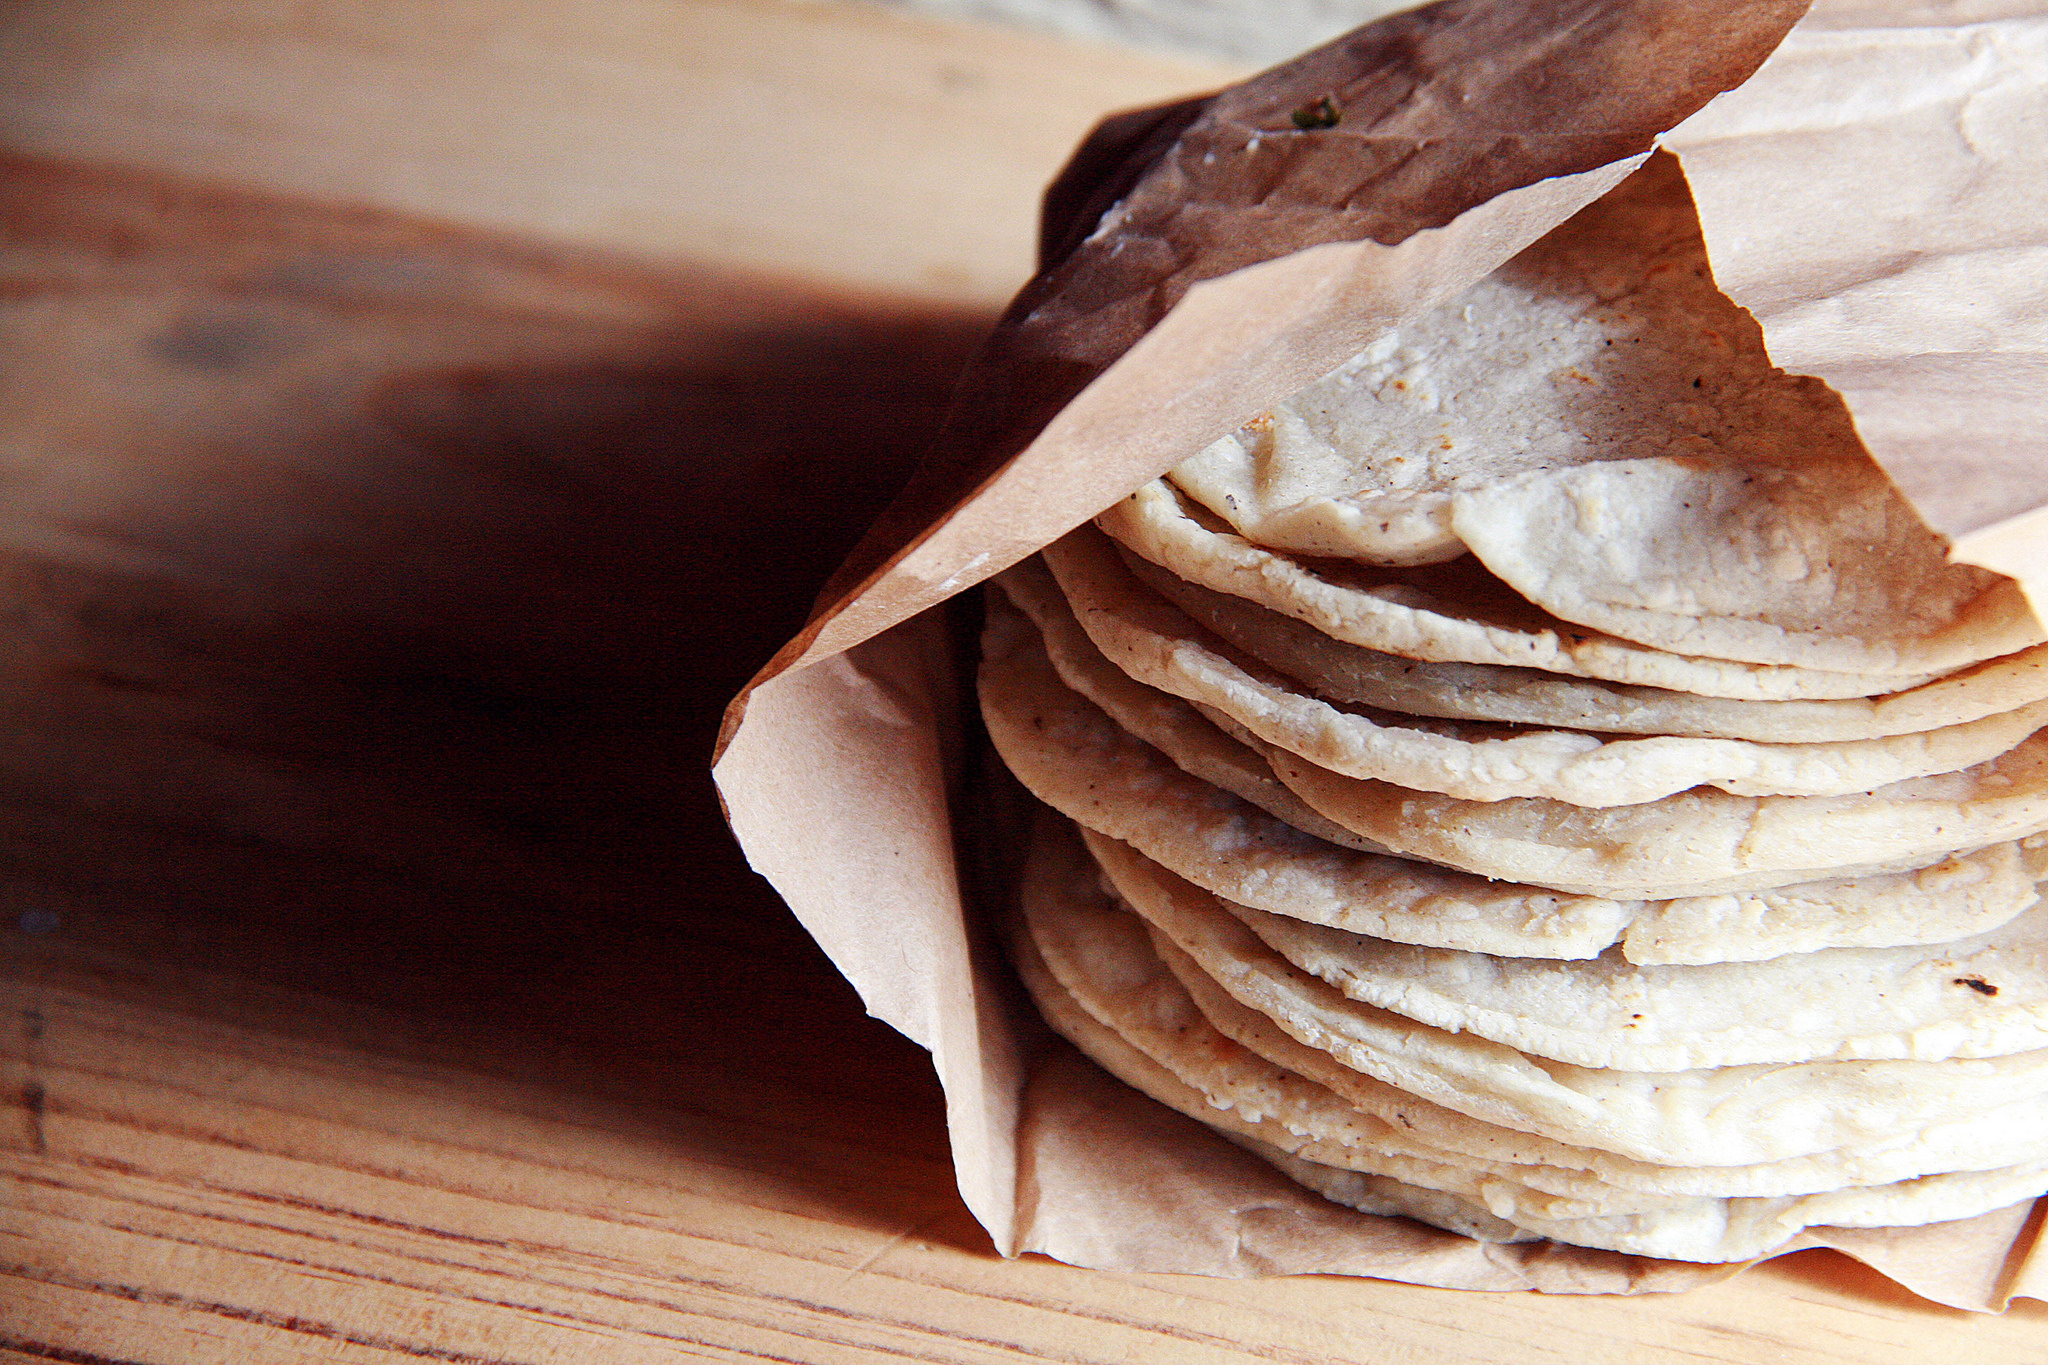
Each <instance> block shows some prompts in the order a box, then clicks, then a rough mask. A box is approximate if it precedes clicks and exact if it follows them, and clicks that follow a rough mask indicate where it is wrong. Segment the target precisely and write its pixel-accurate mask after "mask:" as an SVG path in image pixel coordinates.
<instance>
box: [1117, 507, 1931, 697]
mask: <svg viewBox="0 0 2048 1365" xmlns="http://www.w3.org/2000/svg"><path fill="white" fill-rule="evenodd" d="M1095 521H1096V525H1098V526H1100V527H1101V528H1102V529H1103V530H1104V531H1106V532H1108V533H1109V534H1110V535H1111V536H1112V537H1114V538H1115V539H1116V540H1117V542H1118V543H1119V544H1122V545H1124V546H1125V547H1127V548H1129V549H1130V550H1131V551H1133V552H1134V553H1136V554H1137V555H1139V556H1140V557H1141V558H1144V559H1148V560H1150V561H1152V562H1153V563H1154V564H1158V565H1160V566H1161V567H1163V568H1165V569H1167V570H1169V571H1170V572H1172V573H1174V574H1175V575H1177V576H1179V577H1181V578H1184V579H1187V580H1189V581H1190V582H1194V583H1199V584H1201V585H1202V586H1204V587H1208V588H1213V589H1215V590H1216V591H1218V592H1223V593H1229V594H1231V595H1233V596H1237V597H1242V598H1245V599H1247V600H1249V601H1253V602H1257V603H1259V604H1261V605H1263V606H1267V607H1271V608H1273V609H1274V610H1275V611H1279V612H1283V613H1285V614H1287V615H1289V616H1292V617H1294V618H1296V619H1297V620H1300V621H1305V622H1307V623H1308V624H1309V625H1311V626H1314V627H1315V628H1316V629H1317V630H1319V631H1321V632H1322V633H1323V634H1325V635H1328V636H1331V637H1332V638H1334V639H1338V640H1343V641H1346V642H1348V643H1350V644H1355V645H1363V646H1364V647H1365V648H1367V649H1374V650H1379V651H1381V652H1383V653H1387V654H1399V655H1403V656H1406V657H1408V658H1414V659H1426V660H1433V661H1442V662H1449V663H1476V664H1495V665H1505V666H1510V667H1518V668H1536V669H1542V670H1543V671H1545V672H1549V673H1559V674H1564V675H1567V676H1570V677H1580V678H1601V679H1605V680H1607V681H1610V682H1619V683H1629V684H1632V685H1636V686H1642V687H1661V688H1668V689H1671V690H1674V691H1680V692H1696V693H1699V694H1700V695H1702V696H1708V697H1738V698H1753V699H1764V700H1778V699H1785V698H1819V697H1870V696H1877V695H1879V694H1882V693H1887V692H1897V691H1903V690H1905V689H1906V688H1909V687H1917V686H1919V685H1920V684H1921V683H1925V682H1932V681H1933V680H1934V679H1935V678H1936V677H1938V676H1939V675H1940V671H1939V670H1935V671H1929V672H1925V673H1919V674H1893V675H1887V676H1876V675H1871V674H1866V673H1847V672H1831V671H1828V670H1825V669H1816V668H1805V667H1792V666H1789V665H1773V664H1756V663H1740V662H1734V661H1730V660H1725V659H1709V658H1701V657H1695V656H1689V655H1685V654H1674V653H1671V652H1670V651H1668V650H1663V649H1654V648H1651V647H1649V646H1646V645H1641V644H1637V643H1634V642H1632V641H1629V640H1624V639H1621V638H1619V637H1617V636H1613V635H1607V634H1603V633H1601V632H1599V631H1595V630H1589V629H1587V628H1586V627H1583V626H1578V625H1574V624H1572V623H1571V622H1568V621H1565V620H1563V619H1561V618H1559V617H1557V616H1554V615H1551V614H1549V613H1547V612H1544V611H1542V610H1541V609H1539V608H1537V607H1535V606H1533V605H1532V604H1531V603H1530V602H1529V601H1528V600H1527V599H1525V598H1523V597H1521V596H1519V595H1518V594H1516V593H1515V592H1514V591H1513V590H1512V589H1510V588H1509V587H1508V586H1507V585H1506V584H1505V583H1503V582H1501V581H1500V580H1499V579H1497V578H1494V577H1493V576H1492V575H1491V574H1488V573H1487V572H1486V571H1485V569H1484V568H1483V567H1482V566H1480V565H1479V564H1477V563H1476V562H1475V561H1473V560H1472V558H1471V557H1470V556H1467V557H1465V558H1463V559H1459V560H1456V561H1454V562H1452V563H1449V564H1445V565H1441V566H1437V567H1434V568H1429V569H1422V570H1393V569H1388V570H1364V569H1360V568H1358V567H1357V566H1354V565H1348V564H1344V563H1340V562H1336V561H1329V560H1319V561H1314V562H1312V563H1311V562H1304V561H1303V560H1301V559H1298V558H1293V557H1290V556H1288V555H1286V554H1283V553H1281V552H1279V551H1275V550H1269V549H1267V548H1266V547H1264V546H1262V545H1255V544H1253V543H1252V542H1250V541H1248V540H1245V539H1244V538H1243V537H1242V536H1239V535H1237V534H1235V533H1234V532H1230V531H1228V530H1225V529H1221V528H1220V527H1219V526H1218V525H1217V524H1216V522H1215V519H1214V518H1212V517H1205V516H1204V515H1202V514H1200V513H1198V512H1196V511H1194V510H1192V509H1190V508H1189V507H1188V506H1187V505H1186V504H1185V503H1184V502H1183V501H1182V500H1181V498H1180V496H1179V495H1178V494H1177V493H1176V492H1175V491H1174V490H1173V488H1172V487H1171V486H1170V485H1169V484H1167V483H1166V481H1165V480H1163V479H1155V480H1153V481H1152V482H1151V483H1149V484H1146V485H1145V486H1144V487H1142V488H1140V489H1138V491H1137V492H1135V493H1133V494H1131V495H1130V496H1129V497H1127V498H1125V499H1124V500H1123V501H1121V502H1118V503H1116V504H1114V505H1113V506H1111V507H1109V508H1107V509H1106V510H1104V511H1103V512H1102V514H1101V515H1099V516H1098V517H1096V519H1095Z"/></svg>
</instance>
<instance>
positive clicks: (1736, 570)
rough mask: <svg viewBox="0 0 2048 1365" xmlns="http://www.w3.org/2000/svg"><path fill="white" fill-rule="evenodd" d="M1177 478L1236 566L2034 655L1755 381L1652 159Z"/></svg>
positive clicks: (1610, 625)
mask: <svg viewBox="0 0 2048 1365" xmlns="http://www.w3.org/2000/svg"><path fill="white" fill-rule="evenodd" d="M1172 478H1173V480H1174V482H1175V483H1176V484H1178V485H1179V486H1180V487H1181V488H1183V489H1185V490H1187V491H1189V492H1190V493H1191V494H1193V495H1194V496H1195V497H1196V498H1198V499H1199V500H1200V501H1201V502H1202V503H1203V505H1204V506H1206V507H1207V508H1208V509H1209V510H1210V511H1211V512H1213V513H1215V514H1216V515H1218V516H1220V517H1222V518H1223V519H1224V520H1225V521H1227V522H1229V523H1230V524H1231V525H1232V526H1233V527H1234V528H1235V529H1236V530H1237V531H1238V532H1239V533H1240V534H1242V535H1243V536H1244V537H1245V538H1246V539H1248V540H1251V541H1253V542H1255V543H1258V544H1262V545H1265V546H1268V547H1271V548H1274V549H1280V550H1286V551H1291V552H1294V553H1299V554H1307V555H1315V556H1329V557H1339V558H1355V559H1360V560H1363V561H1365V562H1368V563H1378V564H1416V563H1427V562H1431V561H1435V560H1443V559H1448V558H1452V557H1454V556H1456V555H1457V554H1459V553H1460V552H1461V551H1463V550H1465V549H1470V550H1471V551H1472V552H1473V553H1474V554H1476V555H1477V556H1478V558H1479V559H1480V560H1482V561H1483V562H1484V563H1485V565H1486V567H1487V568H1488V569H1490V570H1491V571H1492V572H1493V573H1494V574H1496V575H1497V576H1499V577H1500V578H1501V579H1503V580H1504V581H1506V582H1507V583H1509V584H1510V585H1512V586H1513V587H1515V588H1516V589H1517V590H1518V591H1520V592H1521V593H1522V595H1523V596H1525V597H1526V598H1528V599H1529V600H1530V601H1531V602H1534V603H1536V604H1537V605H1539V606H1541V607H1543V608H1545V609H1546V610H1548V611H1550V612H1552V613H1553V614H1555V615H1556V616H1558V617H1560V618H1562V619H1564V620H1567V621H1573V622H1577V623H1579V624H1582V625H1587V626H1591V627H1594V628H1595V629H1598V630H1601V631H1604V632H1607V633H1610V634H1613V635H1616V636H1619V637H1622V638H1624V639H1630V640H1636V641H1641V642H1643V643H1647V644H1651V645H1654V646H1656V647H1658V648H1661V649H1666V650H1670V651H1672V652H1675V653H1680V654H1692V655H1705V656H1710V657H1714V658H1724V659H1739V660H1746V661H1750V662H1755V663H1761V664H1775V665H1784V664H1791V665H1804V666H1808V667H1812V668H1818V669H1827V670H1836V671H1845V672H1852V673H1853V672H1870V673H1878V674H1915V673H1928V672H1941V671H1948V670H1952V669H1955V668H1959V667H1963V666H1965V665H1968V664H1970V663H1974V662H1977V661H1979V660H1982V659H1986V658H1991V657H1994V656H1996V655H2000V654H2007V653H2011V652H2013V651H2014V650H2017V649H2020V648H2024V647H2026V646H2027V645H2031V644H2035V643H2039V642H2040V640H2041V639H2042V635H2041V629H2040V626H2039V623H2037V622H2035V621H2034V620H2033V618H2032V615H2031V613H2030V612H2029V610H2028V608H2027V605H2026V602H2025V600H2024V598H2023V597H2022V596H2021V594H2020V593H2019V591H2018V588H2017V587H2016V585H2014V584H2012V583H2011V582H2010V581H2009V580H2006V579H2004V578H2002V577H2000V576H1998V575H1995V574H1992V573H1989V572H1987V571H1985V570H1983V569H1977V568H1973V567H1971V566H1968V565H1962V564H1951V563H1949V562H1948V560H1947V557H1946V554H1945V548H1946V547H1945V546H1944V544H1943V543H1942V541H1941V540H1940V538H1939V537H1937V536H1935V535H1934V534H1933V533H1932V532H1931V531H1929V530H1928V529H1927V527H1926V526H1925V525H1924V524H1923V523H1922V522H1921V521H1920V520H1919V518H1918V517H1917V516H1916V515H1915V514H1914V512H1913V511H1912V509H1911V508H1910V507H1909V506H1908V505H1907V504H1906V502H1905V500H1904V498H1902V497H1901V496H1900V495H1899V493H1898V491H1897V490H1896V489H1895V488H1894V487H1893V486H1892V484H1891V482H1890V480H1888V479H1887V478H1886V477H1885V475H1884V473H1883V472H1882V471H1881V470H1880V469H1879V468H1878V467H1877V465H1876V463H1875V462H1874V461H1873V460H1872V459H1871V458H1870V456H1869V455H1868V454H1867V453H1866V452H1865V451H1864V449H1863V447H1862V445H1861V444H1860V443H1859V441H1858V440H1857V438H1856V432H1855V428H1854V425H1853V424H1852V422H1851V421H1850V419H1849V415H1848V412H1847V410H1846V409H1845V408H1844V407H1843V406H1842V403H1841V400H1840V399H1839V398H1837V397H1836V396H1835V395H1834V393H1833V392H1832V391H1831V390H1829V389H1828V388H1827V386H1826V385H1825V384H1823V383H1821V382H1820V381H1819V380H1817V379H1811V378H1801V377H1798V376H1793V375H1788V374H1786V373H1784V372H1783V371H1781V370H1779V369H1778V368H1777V367H1776V366H1774V365H1773V364H1772V363H1771V361H1770V358H1769V356H1768V355H1767V354H1766V352H1765V350H1764V346H1763V338H1762V334H1761V332H1760V331H1759V329H1758V328H1757V325H1756V323H1755V321H1754V320H1753V319H1752V318H1751V317H1750V316H1749V315H1748V314H1747V313H1745V312H1744V311H1743V310H1742V309H1740V308H1739V307H1737V306H1736V305H1735V304H1734V303H1733V302H1732V301H1731V300H1729V299H1728V298H1727V297H1726V296H1725V295H1723V294H1722V293H1721V292H1720V291H1719V290H1718V289H1717V288H1715V286H1714V282H1713V278H1712V274H1711V272H1710V270H1709V268H1708V263H1707V258H1706V250H1705V244H1704V243H1703V241H1702V240H1701V238H1700V234H1699V224H1698V218H1697V216H1696V214H1695V213H1694V211H1693V206H1692V201H1691V197H1690V194H1689V192H1688V190H1687V188H1686V185H1685V179H1684V175H1683V173H1682V172H1681V171H1680V170H1679V168H1678V163H1677V161H1676V159H1675V158H1672V157H1670V156H1668V155H1658V156H1653V157H1651V158H1650V160H1649V161H1648V162H1646V163H1645V164H1644V165H1643V167H1642V168H1641V169H1640V170H1638V171H1636V172H1635V174H1634V175H1632V176H1631V177H1630V178H1629V179H1628V180H1627V181H1625V182H1623V183H1622V185H1621V186H1619V187H1618V188H1617V189H1615V190H1614V191H1612V192H1610V193H1609V194H1607V195H1606V196H1604V197H1603V198H1601V199H1600V200H1598V201H1596V202H1595V203H1593V204H1591V205H1589V206H1587V207H1586V208H1585V209H1583V210H1581V211H1580V213H1579V214H1578V215H1577V216H1576V217H1574V218H1572V219H1571V220H1570V221H1568V222H1566V223H1564V224H1562V225H1561V226H1559V227H1558V228H1556V229H1555V230H1553V231H1552V232H1551V233H1550V234H1549V235H1547V236H1546V237H1544V238H1543V239H1542V240H1541V241H1539V242H1537V243H1536V244H1535V245H1533V246H1531V247H1529V248H1528V249H1527V250H1525V251H1524V252H1523V253H1522V254H1521V255H1519V256H1517V257H1516V258H1514V259H1513V260H1511V261H1509V262H1508V263H1507V264H1505V265H1503V266H1502V267H1501V268H1500V269H1498V270H1497V271H1495V272H1494V273H1493V274H1492V275H1491V276H1489V277H1487V278H1486V279H1484V280H1482V281H1480V282H1478V283H1477V284H1475V285H1474V286H1472V288H1470V289H1469V290H1467V291H1466V292H1465V293H1464V294H1462V295H1460V296H1459V297H1457V298H1455V299H1452V300H1450V301H1449V302H1447V303H1445V304H1443V305H1440V306H1439V307H1437V308H1435V309H1433V310H1430V311H1429V312H1427V313H1425V314H1423V315H1421V316H1419V317H1417V318H1414V319H1411V320H1409V321H1407V322H1405V323H1403V324H1401V325H1400V326H1399V327H1396V328H1394V329H1393V330H1391V331H1389V332H1387V333H1386V334H1384V335H1382V336H1381V337H1380V338H1379V339H1378V340H1376V341H1375V342H1374V343H1373V345H1372V346H1371V347H1369V348H1368V349H1367V350H1366V351H1364V352H1362V353H1361V354H1359V355H1358V356H1355V357H1354V358H1353V359H1351V360H1350V361H1349V362H1347V363H1346V364H1345V365H1343V366H1340V367H1339V368H1338V369H1337V370H1336V371H1334V372H1333V373H1332V374H1330V375H1328V376H1326V377H1325V378H1323V379H1322V380H1320V381H1318V382H1317V383H1316V384H1314V385H1311V386H1310V387H1309V388H1308V389H1306V390H1304V391H1303V392H1301V393H1299V394H1296V395H1295V396H1293V397H1292V398H1290V399H1289V400H1287V401H1286V402H1284V403H1282V404H1280V405H1279V406H1277V407H1276V408H1274V409H1273V410H1272V411H1270V412H1268V413H1266V414H1263V415H1262V416H1261V417H1259V418H1257V419H1255V420H1254V421H1253V423H1252V424H1251V425H1249V426H1248V427H1246V428H1245V429H1244V430H1242V431H1240V432H1238V433H1235V434H1234V435H1232V436H1229V437H1225V438H1224V439H1223V440H1221V441H1218V442H1216V443H1215V444H1214V445H1212V446H1210V447H1208V448H1207V449H1206V450H1204V451H1203V452H1201V453H1200V454H1198V455H1196V456H1195V457H1194V458H1192V459H1191V460H1189V461H1187V462H1186V463H1185V464H1183V465H1181V466H1180V467H1178V468H1177V469H1176V470H1175V471H1174V473H1173V475H1172Z"/></svg>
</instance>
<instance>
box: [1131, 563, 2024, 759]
mask: <svg viewBox="0 0 2048 1365" xmlns="http://www.w3.org/2000/svg"><path fill="white" fill-rule="evenodd" d="M1120 553H1121V554H1122V557H1123V559H1124V562H1125V567H1127V568H1129V569H1131V570H1132V571H1133V572H1134V573H1136V574H1137V575H1138V576H1139V577H1140V578H1142V579H1144V581H1145V582H1146V583H1147V584H1148V585H1149V586H1151V587H1152V588H1153V590H1154V591H1156V592H1159V593H1160V594H1161V595H1163V596H1165V597H1166V598H1167V599H1168V600H1170V601H1171V602H1173V604H1174V605H1175V606H1177V607H1179V608H1180V609H1181V610H1182V611H1184V612H1186V613H1187V614H1188V615H1189V616H1191V617H1193V618H1194V619H1195V620H1197V621H1199V622H1200V623H1201V624H1202V625H1204V626H1206V627H1207V628H1208V629H1210V630H1212V631H1214V632H1215V633H1216V634H1217V635H1219V636H1221V637H1222V638H1223V639H1224V640H1226V641H1228V642H1229V643H1230V644H1231V645H1232V646H1234V647H1235V648H1238V649H1241V650H1243V651H1244V652H1245V653H1247V654H1249V655H1251V656H1252V657H1253V658H1255V659H1258V660H1259V661H1260V662H1262V663H1264V664H1266V665H1267V666H1268V667H1269V668H1274V669H1277V670H1279V671H1280V672H1281V673H1284V674H1286V675H1287V676H1289V677H1291V678H1295V679H1297V680H1299V681H1300V682H1301V683H1302V684H1303V685H1304V686H1306V687H1307V688H1308V689H1309V690H1310V691H1312V692H1314V693H1315V694H1316V695H1318V696H1321V697H1326V698H1328V699H1330V700H1331V701H1338V702H1352V703H1356V704H1357V705H1360V706H1377V707H1382V708H1385V709H1386V710H1389V711H1401V712H1406V713H1408V714H1410V715H1417V716H1440V717H1443V718H1445V719H1456V720H1491V721H1501V722H1505V723H1507V724H1511V725H1543V726H1563V727H1566V728H1569V729H1576V730H1596V731H1600V732H1602V733H1607V734H1631V735H1693V736H1698V737H1700V738H1705V739H1753V740H1760V741H1763V742H1766V743H1774V744H1806V743H1813V742H1816V741H1823V740H1854V739H1878V738H1882V737H1884V736H1886V735H1903V734H1912V733H1916V732H1918V731H1922V730H1933V729H1937V728H1940V727H1942V726H1945V725H1957V724H1962V723H1965V722H1968V721H1973V720H1981V719H1983V718H1984V717H1986V716H1993V715H1997V714H1999V713H2000V712H2005V711H2013V710H2016V709H2018V708H2019V707H2022V706H2026V705H2029V704H2030V703H2034V702H2039V701H2042V700H2044V699H2048V645H2036V646H2035V647H2033V648H2032V649H2027V650H2022V651H2021V652H2019V653H2017V654H2013V655H2008V656H2006V657H2003V658H1999V659H1993V660H1990V661H1988V662H1986V663H1982V664H1979V665H1976V666H1975V667H1973V668H1969V669H1965V670H1963V671H1962V672H1959V673H1954V674H1951V675H1949V676H1947V677H1943V678H1937V679H1936V680H1935V681H1933V682H1930V683H1923V684H1921V685H1920V686H1919V687H1916V688H1912V689H1909V690H1907V691H1904V692H1892V693H1887V694H1884V695H1882V696H1875V697H1841V698H1833V699H1822V700H1812V701H1802V700H1787V701H1745V700H1741V699H1737V698H1730V697H1704V696H1699V695H1697V694H1695V693H1690V692H1674V691H1672V690H1670V689H1668V688H1661V687H1633V686H1630V685H1628V684H1625V683H1608V682H1601V681H1599V680H1597V679H1581V678H1566V677H1560V676H1559V675H1557V674H1555V673H1545V672H1543V671H1542V670H1540V669H1533V668H1508V667H1504V666H1499V665H1489V664H1460V663H1432V662H1428V661H1425V660H1420V659H1405V658H1402V657H1401V656H1400V655H1398V654H1383V653H1381V652H1379V651H1377V650H1370V649H1365V648H1362V647H1361V646H1358V645H1349V644H1345V643H1343V642H1342V641H1339V640H1333V639H1331V638H1330V637H1329V636H1327V635H1324V634H1323V633H1322V632H1321V631H1318V630H1316V629H1314V628H1313V627H1311V626H1308V625H1305V624H1303V623H1302V622H1300V621H1297V620H1295V619H1294V618H1293V617H1291V616H1286V615H1283V614H1281V613H1280V612H1277V611H1273V610H1271V609H1270V608H1267V607H1261V606H1259V605H1258V604H1256V603H1253V602H1248V601H1245V600H1244V599H1242V598H1237V597H1231V596H1229V595H1227V594H1225V593H1220V592H1215V591H1212V590H1211V589H1208V588H1204V587H1202V586H1200V585H1199V584H1195V583H1188V582H1185V581H1183V580H1181V579H1178V578H1175V577H1174V576H1173V575H1171V574H1169V573H1167V572H1166V571H1164V570H1163V569H1160V568H1159V567H1158V566H1157V565H1155V564H1151V563H1149V562H1148V561H1146V560H1142V559H1138V558H1137V557H1136V556H1133V555H1131V554H1130V553H1129V552H1128V551H1120Z"/></svg>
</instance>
